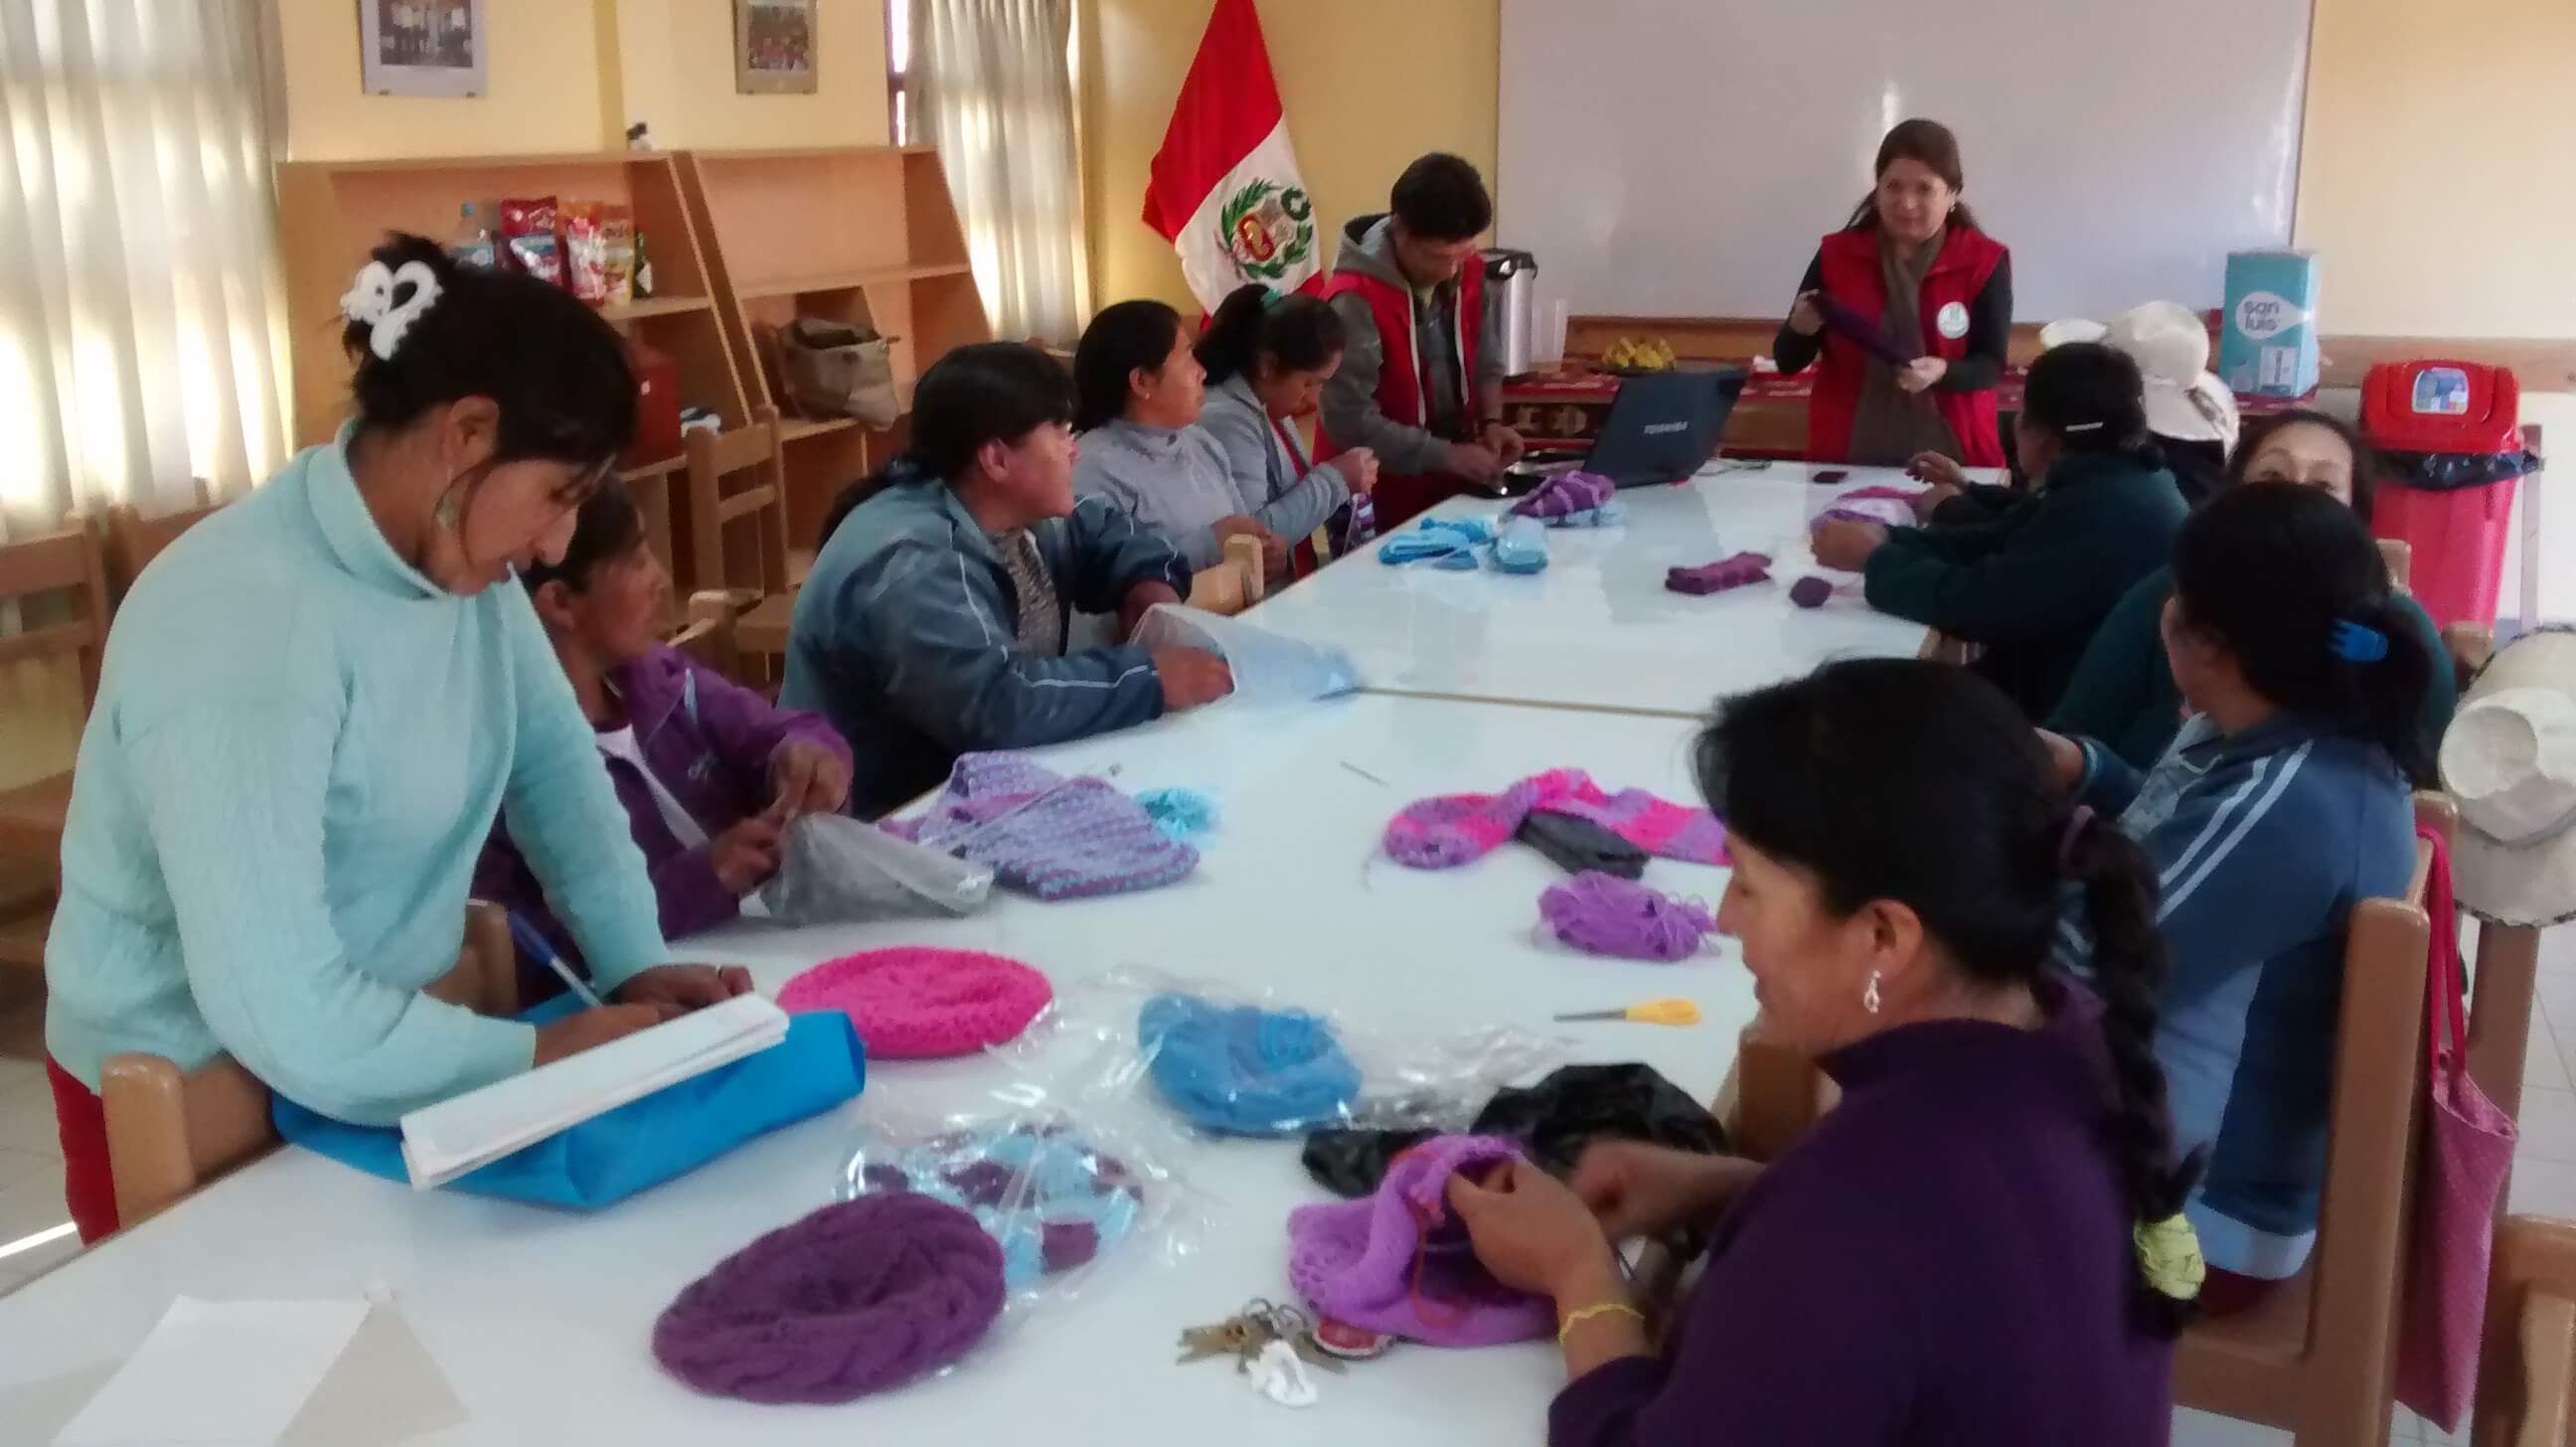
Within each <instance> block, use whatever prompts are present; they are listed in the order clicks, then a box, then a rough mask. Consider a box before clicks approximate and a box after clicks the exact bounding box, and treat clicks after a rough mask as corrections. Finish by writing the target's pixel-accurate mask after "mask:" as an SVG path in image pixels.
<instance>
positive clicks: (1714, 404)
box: [1504, 367, 1745, 492]
mask: <svg viewBox="0 0 2576 1447" xmlns="http://www.w3.org/2000/svg"><path fill="white" fill-rule="evenodd" d="M1744 377H1745V373H1744V369H1743V368H1741V367H1705V368H1696V369H1693V370H1690V371H1672V372H1648V373H1644V374H1642V375H1640V376H1635V377H1630V378H1628V379H1627V380H1626V381H1624V382H1621V383H1620V384H1619V395H1618V396H1617V397H1615V398H1613V399H1612V400H1611V403H1610V414H1609V415H1608V416H1607V417H1605V418H1603V419H1602V421H1601V432H1600V435H1599V436H1597V437H1595V438H1593V440H1592V447H1591V449H1590V451H1588V452H1586V453H1585V454H1584V455H1583V457H1582V459H1581V461H1580V463H1579V465H1580V466H1581V468H1582V469H1583V470H1584V471H1585V472H1591V473H1598V474H1600V475H1601V476H1603V477H1606V478H1609V479H1610V481H1611V482H1612V483H1614V484H1616V485H1617V486H1620V487H1658V486H1662V485H1664V484H1666V483H1675V482H1680V481H1682V480H1683V479H1685V478H1687V477H1689V476H1691V475H1692V474H1693V473H1696V472H1698V471H1699V470H1700V469H1701V468H1702V467H1704V466H1706V465H1707V463H1708V460H1709V458H1710V457H1711V456H1713V455H1715V454H1716V452H1717V444H1718V442H1719V440H1720V439H1722V438H1724V437H1725V436H1726V422H1727V419H1728V418H1729V417H1732V416H1733V415H1734V414H1735V400H1736V399H1737V398H1738V397H1741V396H1743V395H1744ZM1567 466H1568V463H1567V462H1565V461H1562V460H1559V461H1555V462H1553V463H1551V462H1545V461H1540V460H1538V459H1535V458H1533V459H1529V460H1525V461H1524V462H1523V463H1522V464H1521V465H1520V466H1518V467H1514V468H1512V469H1509V470H1508V472H1507V473H1506V474H1505V482H1504V487H1505V489H1506V490H1507V491H1512V492H1523V491H1527V490H1528V489H1529V488H1531V487H1534V486H1536V485H1537V484H1538V482H1539V481H1541V480H1543V479H1544V478H1546V477H1547V476H1548V475H1549V474H1552V473H1556V472H1562V471H1564V470H1565V469H1566V467H1567Z"/></svg>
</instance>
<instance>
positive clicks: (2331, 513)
mask: <svg viewBox="0 0 2576 1447" xmlns="http://www.w3.org/2000/svg"><path fill="white" fill-rule="evenodd" d="M2412 608H2413V605H2412V604H2410V603H2408V602H2407V601H2406V600H2405V598H2404V597H2403V595H2401V594H2398V593H2397V592H2396V591H2395V590H2394V589H2393V588H2391V587H2390V585H2389V579H2388V568H2387V565H2386V564H2385V563H2383V562H2382V561H2381V560H2380V556H2379V547H2378V545H2377V544H2376V543H2374V542H2373V541H2372V540H2371V537H2370V533H2369V531H2368V529H2366V528H2365V527H2363V526H2362V522H2361V519H2360V518H2359V517H2358V516H2356V515H2355V513H2354V512H2353V510H2352V508H2350V507H2348V506H2346V505H2345V504H2344V503H2343V502H2341V501H2339V500H2338V499H2337V498H2335V497H2334V496H2333V495H2332V494H2331V493H2329V492H2327V491H2325V490H2324V489H2322V488H2317V487H2240V488H2237V489H2235V490H2234V491H2232V492H2228V493H2225V494H2222V495H2221V496H2220V497H2219V498H2218V500H2217V501H2215V502H2212V503H2210V504H2209V505H2208V506H2207V507H2204V508H2202V509H2201V510H2200V511H2199V512H2198V513H2197V514H2195V515H2194V516H2193V517H2192V519H2191V521H2190V522H2189V523H2187V524H2185V525H2184V527H2183V530H2182V537H2181V540H2180V541H2179V542H2178V543H2177V544H2176V545H2175V547H2174V559H2173V596H2172V598H2171V599H2169V600H2168V601H2167V602H2166V603H2165V604H2164V616H2163V623H2162V629H2163V641H2164V651H2165V658H2166V662H2167V664H2168V666H2169V667H2170V668H2171V669H2172V671H2173V678H2174V684H2175V686H2176V688H2177V689H2178V690H2179V691H2180V693H2181V696H2182V698H2183V701H2184V705H2185V707H2186V709H2187V710H2188V711H2189V714H2190V717H2189V718H2188V720H2187V721H2186V722H2185V723H2184V724H2183V726H2182V731H2181V732H2180V733H2179V734H2177V735H2176V736H2175V737H2174V741H2173V743H2172V745H2171V746H2170V747H2169V748H2168V749H2166V751H2165V754H2164V757H2163V758H2162V759H2161V760H2159V761H2158V762H2157V763H2156V765H2155V767H2154V768H2153V769H2152V770H2147V771H2141V770H2139V769H2137V768H2134V767H2132V766H2131V765H2130V764H2129V763H2128V762H2126V761H2125V760H2123V759H2122V758H2121V757H2120V755H2119V753H2118V752H2117V751H2116V749H2115V747H2114V746H2112V745H2111V744H2110V743H2109V742H2108V741H2105V740H2100V739H2091V738H2066V737H2062V736H2059V735H2055V734H2043V735H2042V738H2043V740H2044V741H2045V742H2046V743H2047V745H2048V747H2049V749H2050V750H2051V752H2052V753H2053V754H2054V755H2055V757H2056V760H2057V768H2058V771H2059V776H2060V778H2061V780H2062V782H2064V783H2065V784H2066V786H2067V787H2069V788H2070V789H2072V790H2074V791H2075V792H2076V793H2077V794H2078V795H2079V796H2080V797H2081V798H2082V799H2083V800H2084V802H2086V803H2087V804H2090V805H2091V806H2093V807H2094V808H2097V809H2100V810H2101V811H2102V812H2103V813H2104V815H2105V816H2106V817H2107V816H2117V817H2118V819H2119V821H2120V829H2121V832H2123V833H2125V834H2127V835H2129V836H2130V837H2131V838H2133V839H2136V840H2137V841H2138V842H2139V844H2140V845H2141V846H2143V847H2144V848H2145V850H2146V851H2147V854H2148V856H2149V857H2150V858H2152V859H2153V860H2154V861H2155V865H2156V870H2157V873H2158V876H2159V879H2160V881H2161V886H2162V890H2161V898H2160V900H2159V902H2158V906H2157V917H2156V926H2157V930H2158V932H2159V933H2161V934H2162V935H2163V936H2164V940H2165V947H2166V949H2167V950H2169V951H2170V952H2171V954H2172V956H2173V960H2174V971H2173V976H2172V978H2171V979H2170V980H2169V981H2168V982H2167V983H2166V985H2165V992H2164V998H2163V1009H2162V1016H2163V1025H2162V1028H2161V1030H2160V1032H2159V1034H2158V1037H2157V1041H2156V1054H2157V1056H2158V1057H2159V1058H2160V1059H2162V1060H2163V1062H2164V1067H2165V1074H2166V1075H2167V1077H2168V1078H2170V1079H2171V1080H2172V1081H2173V1100H2174V1107H2173V1119H2174V1133H2175V1135H2176V1137H2177V1138H2178V1139H2180V1140H2181V1141H2183V1142H2184V1143H2185V1145H2186V1147H2187V1148H2201V1147H2205V1148H2206V1149H2207V1151H2208V1154H2209V1179H2208V1181H2207V1182H2206V1183H2205V1184H2204V1185H2203V1186H2202V1187H2201V1189H2200V1191H2199V1193H2198V1194H2197V1195H2195V1196H2194V1198H2193V1199H2192V1201H2191V1205H2190V1215H2191V1219H2192V1222H2193V1224H2194V1225H2195V1226H2197V1227H2198V1229H2199V1232H2200V1235H2201V1239H2202V1240H2203V1241H2204V1242H2205V1243H2206V1244H2207V1246H2208V1250H2209V1265H2210V1270H2211V1276H2210V1292H2209V1299H2208V1300H2207V1301H2206V1302H2205V1303H2204V1305H2205V1306H2206V1307H2207V1308H2208V1309H2209V1310H2210V1311H2212V1312H2220V1313H2223V1312H2226V1311H2230V1310H2233V1309H2236V1308H2238V1307H2241V1306H2243V1305H2245V1304H2247V1303H2249V1302H2251V1301H2252V1300H2254V1299H2255V1298H2257V1297H2259V1296H2260V1295H2262V1294H2263V1292H2264V1291H2265V1290H2266V1289H2267V1288H2269V1287H2270V1286H2272V1285H2273V1284H2275V1283H2278V1282H2280V1281H2284V1280H2287V1279H2288V1278H2290V1277H2292V1276H2295V1275H2297V1274H2298V1271H2299V1268H2300V1267H2301V1266H2302V1265H2303V1264H2305V1262H2306V1261H2307V1257H2308V1248H2309V1246H2310V1245H2311V1244H2313V1243H2314V1241H2315V1239H2316V1229H2317V1206H2318V1198H2319V1196H2320V1194H2321V1192H2322V1191H2323V1189H2324V1185H2325V1164H2326V1116H2327V1112H2328V1109H2329V1107H2330V1105H2331V1104H2332V1098H2333V1085H2334V1048H2335V1023H2336V1018H2337V1013H2338V1010H2339V1007H2340V1002H2341V1000H2342V998H2343V953H2344V935H2345V932H2346V930H2347V928H2348V927H2349V925H2350V923H2351V920H2352V910H2353V906H2354V905H2356V904H2359V903H2360V902H2361V901H2363V900H2365V899H2385V898H2391V897H2395V896H2398V895H2402V894H2404V893H2405V891H2406V885H2407V882H2408V880H2409V879H2410V878H2411V877H2412V876H2413V874H2414V871H2415V815H2414V809H2413V807H2412V806H2411V804H2410V802H2409V800H2408V797H2407V790H2408V787H2409V783H2410V781H2412V782H2413V783H2416V784H2424V783H2428V782H2429V781H2430V780H2431V778H2432V744H2431V740H2430V733H2429V730H2428V728H2427V726H2426V722H2425V696H2426V694H2427V692H2428V691H2429V690H2430V689H2431V687H2432V680H2433V676H2434V671H2435V659H2434V655H2433V654H2432V652H2431V650H2430V649H2429V648H2428V647H2427V645H2426V644H2425V642H2424V640H2423V636H2422V632H2421V630H2420V629H2418V628H2417V626H2416V625H2415V623H2414V621H2413V618H2412V616H2411V615H2412ZM2082 936H2083V930H2082V929H2081V927H2080V926H2077V927H2073V928H2070V930H2069V933H2068V936H2067V938H2066V940H2065V942H2064V947H2065V951H2066V957H2067V958H2068V959H2069V960H2070V961H2075V960H2080V958H2081V954H2082V945H2083V939H2082Z"/></svg>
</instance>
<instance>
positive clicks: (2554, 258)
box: [2297, 0, 2576, 618]
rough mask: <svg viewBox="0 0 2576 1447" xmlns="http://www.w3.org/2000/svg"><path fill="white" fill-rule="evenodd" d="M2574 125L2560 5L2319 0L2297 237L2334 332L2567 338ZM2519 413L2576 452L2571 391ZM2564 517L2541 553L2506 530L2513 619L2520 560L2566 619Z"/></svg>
mask: <svg viewBox="0 0 2576 1447" xmlns="http://www.w3.org/2000/svg"><path fill="white" fill-rule="evenodd" d="M2570 136H2576V6H2571V5H2570V4H2569V3H2568V0H2479V3H2477V4H2474V5H2441V6H2422V5H2417V4H2413V3H2410V0H2316V21H2315V25H2314V29H2313V33H2312V40H2311V45H2310V51H2309V62H2308V110H2307V125H2306V129H2305V133H2304V137H2303V144H2302V145H2301V148H2300V153H2299V214H2298V233H2297V234H2298V243H2299V245H2301V246H2306V247H2312V248H2314V249H2315V250H2316V251H2318V252H2319V253H2321V254H2322V255H2323V258H2324V274H2323V277H2322V278H2321V289H2322V298H2323V306H2322V308H2321V310H2322V311H2323V312H2324V314H2325V318H2326V332H2327V335H2328V336H2329V337H2331V336H2332V335H2333V334H2334V333H2336V332H2351V333H2359V334H2364V335H2372V334H2384V335H2391V336H2449V337H2570V336H2576V284H2570V282H2569V280H2568V274H2567V266H2566V261H2565V251H2566V247H2565V244H2564V238H2565V237H2566V236H2567V235H2568V233H2569V232H2570V231H2571V230H2576V164H2571V163H2570V162H2569V160H2568V159H2567V153H2566V145H2567V139H2568V137H2570ZM2522 413H2523V420H2524V421H2525V422H2531V423H2538V424H2540V425H2541V426H2542V427H2543V428H2545V429H2547V431H2548V433H2549V434H2550V436H2551V439H2552V450H2554V451H2556V452H2558V453H2559V454H2560V455H2561V456H2571V455H2576V448H2571V443H2576V396H2571V395H2569V394H2566V393H2556V394H2536V393H2527V394H2525V395H2524V397H2523V399H2522ZM2561 470H2562V472H2563V471H2564V469H2563V468H2562V469H2561ZM2525 496H2526V497H2527V496H2528V494H2527V493H2526V494H2525ZM2557 512H2558V513H2559V514H2561V515H2560V516H2558V517H2556V518H2554V519H2553V518H2550V517H2549V516H2548V514H2547V513H2546V512H2544V514H2543V517H2544V526H2545V534H2544V536H2543V538H2542V542H2541V553H2540V558H2539V559H2538V560H2537V562H2536V563H2532V562H2527V561H2526V560H2525V559H2524V558H2523V557H2522V536H2521V529H2520V527H2519V526H2517V528H2516V529H2515V533H2514V543H2513V547H2512V549H2511V552H2510V554H2509V556H2508V559H2507V562H2506V571H2505V592H2504V600H2503V609H2504V612H2505V613H2506V615H2507V616H2512V615H2514V614H2516V613H2518V612H2519V608H2520V604H2519V598H2520V593H2519V589H2520V583H2519V579H2520V577H2521V573H2522V569H2523V568H2524V567H2526V566H2537V567H2538V568H2539V569H2540V578H2541V594H2540V610H2541V616H2543V617H2549V618H2563V617H2568V616H2571V615H2576V517H2571V516H2566V515H2565V514H2567V513H2568V509H2566V508H2564V507H2561V508H2559V509H2557Z"/></svg>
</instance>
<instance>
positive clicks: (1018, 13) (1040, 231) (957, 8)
mask: <svg viewBox="0 0 2576 1447" xmlns="http://www.w3.org/2000/svg"><path fill="white" fill-rule="evenodd" d="M911 5H912V57H911V64H910V66H909V67H908V72H909V90H910V94H911V106H912V114H913V116H915V117H916V118H917V120H916V124H917V125H918V126H919V127H920V128H921V133H922V136H923V138H924V139H926V140H929V141H931V142H933V143H935V144H936V145H937V146H938V147H939V156H940V160H941V161H942V162H944V163H945V164H946V166H947V169H948V188H949V190H950V191H951V192H953V193H954V195H955V199H956V202H957V215H958V219H959V220H960V221H961V222H962V223H963V224H964V225H965V228H966V254H967V256H968V258H969V259H971V260H972V261H973V262H974V264H975V280H976V282H977V284H978V286H979V287H980V288H981V289H982V291H983V293H984V306H985V309H986V310H987V311H989V312H991V313H992V317H993V334H994V335H995V336H998V337H1003V338H1007V339H1009V340H1012V341H1022V340H1027V339H1031V338H1035V339H1038V340H1043V341H1049V342H1058V343H1063V344H1066V345H1070V344H1071V343H1072V342H1073V340H1074V338H1075V337H1077V336H1078V335H1080V334H1081V331H1082V325H1083V322H1084V321H1085V320H1086V319H1087V318H1088V317H1089V315H1090V306H1089V298H1088V296H1087V295H1086V293H1087V292H1088V290H1089V281H1088V278H1087V275H1086V272H1087V263H1086V261H1085V258H1084V254H1083V242H1082V175H1081V165H1080V162H1079V159H1078V157H1077V156H1076V154H1075V150H1074V112H1073V61H1072V55H1071V51H1070V44H1071V40H1072V34H1073V4H1072V0H911Z"/></svg>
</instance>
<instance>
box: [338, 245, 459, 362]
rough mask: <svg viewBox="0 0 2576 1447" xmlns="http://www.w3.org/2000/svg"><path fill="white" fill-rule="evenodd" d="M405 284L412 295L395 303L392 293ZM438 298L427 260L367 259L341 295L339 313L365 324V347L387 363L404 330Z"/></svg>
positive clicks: (436, 283) (391, 357) (392, 356)
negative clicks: (396, 264)
mask: <svg viewBox="0 0 2576 1447" xmlns="http://www.w3.org/2000/svg"><path fill="white" fill-rule="evenodd" d="M405 283H409V284H410V286H411V295H410V296H409V297H408V298H406V299H404V301H403V302H402V304H401V305H399V306H397V305H395V304H394V293H395V292H398V291H400V290H402V288H403V286H404V284H405ZM437 300H438V273H436V272H434V271H431V270H430V269H429V263H428V262H426V261H406V262H404V263H403V264H402V265H401V266H400V267H398V268H397V267H389V266H387V265H385V264H384V263H383V262H381V261H370V262H368V263H367V264H366V265H365V266H362V267H360V268H359V269H358V279H357V280H356V281H354V282H351V283H350V284H349V292H348V295H346V296H343V297H341V298H340V315H342V316H344V317H347V318H348V319H349V320H351V321H353V322H363V323H365V324H366V325H367V327H368V328H369V330H368V333H367V350H368V351H371V352H373V353H375V354H376V357H377V359H378V360H380V361H387V362H390V361H392V360H393V358H394V349H395V348H396V347H399V346H401V345H402V339H403V333H405V332H407V331H410V330H411V324H412V323H413V322H414V321H417V320H418V319H419V318H420V314H421V313H423V312H425V311H428V310H429V309H430V306H431V305H432V304H433V303H435V302H436V301H437Z"/></svg>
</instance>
